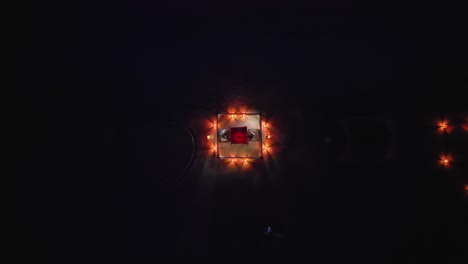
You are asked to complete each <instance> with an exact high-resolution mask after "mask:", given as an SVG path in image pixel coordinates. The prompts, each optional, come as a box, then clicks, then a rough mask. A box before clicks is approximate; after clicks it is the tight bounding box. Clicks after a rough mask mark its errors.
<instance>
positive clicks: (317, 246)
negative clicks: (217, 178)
mask: <svg viewBox="0 0 468 264" xmlns="http://www.w3.org/2000/svg"><path fill="white" fill-rule="evenodd" d="M19 10H20V12H19V13H20V15H19V18H20V19H18V24H17V26H18V30H17V31H15V35H16V36H15V37H16V39H18V40H20V41H18V44H17V47H16V58H17V60H16V65H15V66H16V69H17V71H16V76H15V77H16V79H17V84H18V88H19V89H17V91H18V95H19V98H20V99H21V101H20V102H21V103H20V104H19V105H20V107H18V108H17V111H16V112H15V127H17V128H19V129H18V132H17V136H19V137H20V138H21V140H20V141H18V142H19V145H18V148H17V151H16V152H14V155H15V158H16V160H17V161H18V162H17V163H15V165H16V166H17V168H18V170H17V171H18V176H17V191H16V214H15V215H16V217H15V221H16V226H17V227H18V232H17V238H18V240H19V244H18V250H17V251H15V252H16V259H17V261H18V262H30V261H31V260H35V261H39V260H45V261H46V262H48V263H55V262H57V263H59V262H60V263H64V262H65V263H75V262H76V263H83V262H87V263H94V262H96V263H103V262H114V263H115V262H117V263H129V262H135V263H143V262H154V261H165V260H173V261H174V260H180V261H183V257H185V256H188V257H190V256H193V255H197V254H196V252H193V250H192V249H191V244H190V243H186V242H184V241H185V234H184V232H185V231H184V230H185V229H184V228H181V227H182V226H186V224H187V223H186V216H187V214H189V213H188V212H191V210H192V209H191V208H190V207H191V202H190V199H191V197H192V196H191V194H192V193H193V189H194V188H195V182H196V181H195V180H194V179H187V180H185V181H178V182H177V183H175V182H171V181H169V182H168V181H164V180H161V179H166V178H171V177H172V176H174V177H179V176H180V170H178V168H180V165H181V164H183V162H182V161H179V159H176V158H174V157H170V158H168V157H167V156H168V155H167V153H168V150H170V149H172V147H171V146H170V145H168V144H167V143H164V142H162V141H163V140H158V139H161V138H165V137H167V131H168V127H171V126H174V125H184V122H186V121H187V120H189V119H190V114H191V113H192V112H193V111H197V110H201V109H205V110H206V109H211V108H213V107H215V106H216V105H217V103H218V102H219V101H222V100H224V99H225V98H229V97H230V96H231V95H232V94H239V95H243V96H247V97H248V96H249V95H251V94H255V95H256V96H259V95H268V98H269V100H270V102H271V103H270V105H269V107H270V108H274V109H276V111H278V112H281V111H285V112H287V111H291V112H294V111H295V112H300V113H302V115H303V116H304V117H305V118H304V120H303V121H301V122H299V121H296V123H294V122H293V121H291V126H293V127H294V128H297V129H298V130H299V131H301V130H308V129H316V127H317V125H319V126H322V125H323V126H324V127H327V124H328V125H329V124H333V122H334V120H336V119H337V118H342V117H352V116H363V115H364V116H378V117H381V116H385V117H387V118H391V119H392V120H395V121H396V123H397V127H398V143H397V145H398V148H397V149H398V150H399V151H398V155H397V159H396V160H394V161H392V162H391V163H390V164H387V163H382V162H370V163H364V165H363V164H360V165H347V166H342V165H337V164H336V163H334V162H333V159H330V157H327V156H326V155H325V152H324V151H322V150H321V149H320V148H319V147H317V146H318V143H317V142H318V141H319V140H310V141H307V142H305V143H304V142H303V143H300V142H298V141H297V138H296V142H295V143H294V144H305V145H306V146H307V147H310V148H311V149H317V151H316V153H317V154H314V155H316V156H317V158H318V159H319V160H320V161H321V164H322V165H321V166H320V168H319V171H320V172H321V174H320V176H319V180H318V181H320V186H321V187H320V189H317V188H316V189H314V186H317V184H316V182H313V181H312V180H311V179H312V178H313V179H315V180H316V179H317V177H310V176H311V173H310V172H309V168H308V162H307V159H306V158H305V159H304V158H301V159H298V160H297V161H296V162H292V163H288V164H284V166H285V171H286V173H285V175H283V176H284V177H283V178H284V179H285V182H286V183H285V185H284V190H286V192H287V193H288V197H289V199H288V201H287V203H288V208H289V211H288V216H287V217H286V216H285V217H284V218H287V219H289V220H287V221H286V222H287V224H284V223H283V224H282V225H284V226H288V230H289V231H288V238H287V239H284V240H281V241H276V240H267V239H265V238H262V237H261V236H260V237H257V236H256V235H253V233H254V232H257V231H255V230H256V229H255V228H256V227H259V230H260V229H261V228H263V227H261V226H258V222H259V221H258V219H257V220H255V219H253V220H252V222H253V223H255V224H252V225H249V224H248V221H247V220H246V219H248V218H249V216H250V215H251V213H252V212H253V211H255V210H256V208H250V207H249V208H246V209H245V210H242V206H240V207H241V209H238V210H236V214H237V213H239V212H240V214H242V213H245V216H242V215H241V216H237V217H231V216H232V215H230V214H229V210H227V212H226V210H225V211H223V212H222V213H223V214H227V215H222V216H216V213H215V214H214V216H213V219H214V220H213V222H214V223H216V221H218V222H219V223H218V225H216V224H214V225H215V227H213V230H212V231H211V232H212V233H213V234H209V235H208V234H207V235H206V241H200V243H201V244H204V245H207V246H208V247H211V248H213V250H212V255H213V256H217V257H219V258H216V261H217V262H221V263H224V262H230V260H231V259H235V261H239V262H240V261H242V262H249V261H252V262H254V261H259V259H263V258H265V257H266V256H267V257H268V256H270V257H272V260H277V261H282V260H283V259H282V257H285V258H290V262H295V261H294V260H295V259H296V257H297V256H304V257H306V258H309V259H310V260H315V261H318V262H319V263H342V262H343V261H350V260H361V261H363V262H366V261H368V262H369V263H371V262H373V263H393V262H398V263H402V262H403V263H405V262H412V263H414V262H416V263H420V262H424V261H429V260H433V259H437V260H438V261H439V262H441V263H460V261H461V260H462V259H463V256H465V257H466V251H467V248H468V244H467V240H466V237H467V229H466V223H467V222H468V216H467V203H466V199H465V200H464V198H463V194H462V193H461V184H462V183H463V181H465V182H466V181H467V177H466V170H464V171H463V172H462V173H455V172H445V171H443V170H440V169H437V168H436V166H435V158H436V156H437V153H439V151H440V149H439V148H438V146H437V145H436V144H435V143H434V142H433V139H434V138H435V135H433V134H432V131H433V130H432V128H431V127H429V126H428V124H430V122H427V120H428V119H429V120H432V119H433V118H435V117H436V116H438V114H437V113H439V112H443V111H451V110H452V111H458V110H463V107H464V106H465V102H466V99H465V98H466V97H463V85H465V83H464V75H463V74H462V73H463V69H464V67H461V66H460V65H462V66H463V65H465V63H462V62H463V56H462V54H463V52H459V50H460V49H458V48H459V47H463V45H462V43H460V42H458V41H455V40H456V38H453V37H452V35H451V34H450V32H449V31H450V30H451V29H455V28H456V27H457V25H459V24H457V23H455V22H454V24H453V26H452V27H447V26H446V24H441V23H440V20H441V19H440V15H439V13H438V10H436V8H434V7H433V6H432V5H431V3H429V2H426V1H424V2H423V1H421V2H411V3H404V4H403V3H396V2H392V3H388V4H384V3H379V4H369V3H348V2H338V1H332V2H330V1H319V2H315V3H314V4H312V5H310V6H308V7H301V8H293V7H290V6H284V5H283V4H279V3H275V2H273V3H270V2H261V3H256V2H255V3H249V4H246V5H245V6H242V7H241V6H237V7H234V6H218V7H213V6H198V5H197V4H195V3H193V4H192V6H187V5H185V6H184V5H181V6H180V7H179V6H176V4H173V6H167V5H166V6H159V5H156V4H154V3H151V2H149V1H128V2H102V3H101V2H100V3H89V4H86V3H82V2H79V3H78V2H77V3H67V4H63V3H62V4H60V3H52V2H47V3H43V2H41V3H36V4H34V6H28V7H22V8H20V9H19ZM436 11H437V12H436ZM448 21H449V22H447V21H445V22H446V23H447V24H450V23H451V20H448ZM448 28H450V29H448ZM465 110H466V109H465ZM317 116H318V117H320V118H319V119H316V118H317ZM330 126H332V125H330ZM319 130H324V131H325V130H326V129H325V128H320V129H319ZM324 133H325V132H324ZM181 137H183V136H181ZM181 140H183V139H181ZM453 140H455V141H456V140H460V142H465V144H466V135H465V136H464V138H463V136H460V135H459V136H458V137H455V138H454V139H453ZM463 140H464V141H463ZM292 142H294V139H292ZM457 142H458V141H457ZM452 145H458V144H457V143H454V144H452ZM183 146H184V145H183V144H182V147H180V148H181V149H180V151H179V149H177V150H175V153H174V156H175V155H179V154H181V153H182V154H183V153H185V150H186V149H185V148H184V147H183ZM152 148H156V149H157V150H154V149H152ZM465 149H466V148H465ZM461 150H463V148H461ZM178 151H179V152H178ZM182 154H181V155H182ZM181 160H182V159H181ZM464 162H465V164H466V161H464ZM462 167H463V166H462ZM463 173H465V174H463ZM154 175H156V176H154ZM460 175H461V176H460ZM463 177H464V178H463ZM235 187H236V186H235V185H233V188H235ZM216 219H218V220H216ZM228 219H230V220H228ZM236 219H237V220H239V221H240V222H241V223H242V225H240V224H238V223H236V221H237V220H236ZM278 226H280V227H279V229H285V228H284V227H281V225H278ZM227 227H229V228H227ZM231 227H232V229H231ZM244 227H245V228H244ZM242 232H243V233H242ZM249 232H250V233H249ZM233 241H235V242H233ZM226 256H229V257H226ZM465 259H466V258H465Z"/></svg>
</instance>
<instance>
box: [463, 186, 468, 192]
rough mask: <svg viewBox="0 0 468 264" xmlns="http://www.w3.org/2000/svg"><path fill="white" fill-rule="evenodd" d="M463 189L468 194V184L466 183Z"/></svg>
mask: <svg viewBox="0 0 468 264" xmlns="http://www.w3.org/2000/svg"><path fill="white" fill-rule="evenodd" d="M463 189H464V190H465V193H466V194H468V184H465V186H464V188H463Z"/></svg>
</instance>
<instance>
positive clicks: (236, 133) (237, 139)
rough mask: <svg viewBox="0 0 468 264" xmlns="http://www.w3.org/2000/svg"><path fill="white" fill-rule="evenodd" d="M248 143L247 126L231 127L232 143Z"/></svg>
mask: <svg viewBox="0 0 468 264" xmlns="http://www.w3.org/2000/svg"><path fill="white" fill-rule="evenodd" d="M247 143H248V142H247V127H246V126H245V127H231V144H247Z"/></svg>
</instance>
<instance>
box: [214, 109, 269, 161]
mask: <svg viewBox="0 0 468 264" xmlns="http://www.w3.org/2000/svg"><path fill="white" fill-rule="evenodd" d="M216 119H217V120H216V123H217V126H216V140H217V144H216V145H217V153H218V158H255V159H257V158H262V157H263V156H262V146H263V142H262V116H261V114H259V113H246V114H231V113H220V114H217V117H216ZM241 127H247V131H248V135H249V140H248V141H247V144H236V143H235V140H230V131H231V128H233V130H237V128H241Z"/></svg>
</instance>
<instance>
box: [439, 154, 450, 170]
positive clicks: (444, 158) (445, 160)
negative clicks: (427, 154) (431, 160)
mask: <svg viewBox="0 0 468 264" xmlns="http://www.w3.org/2000/svg"><path fill="white" fill-rule="evenodd" d="M439 163H440V165H441V166H442V167H444V168H449V167H451V165H452V163H453V158H452V156H451V155H449V154H447V155H441V156H440V159H439Z"/></svg>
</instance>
